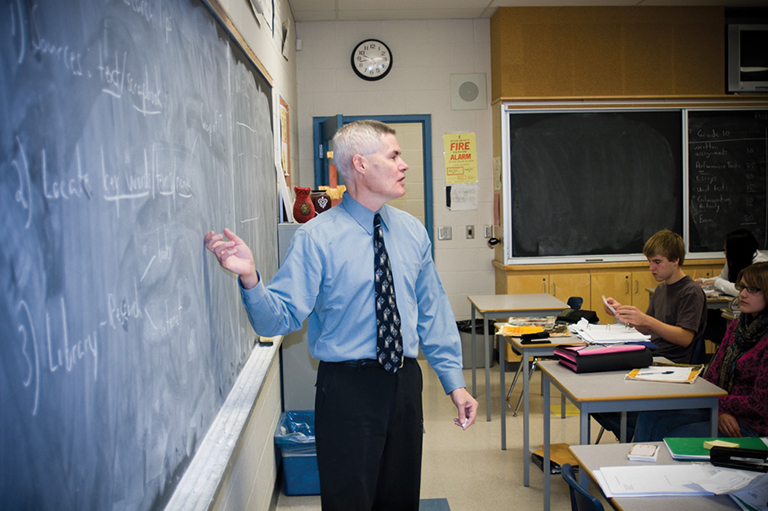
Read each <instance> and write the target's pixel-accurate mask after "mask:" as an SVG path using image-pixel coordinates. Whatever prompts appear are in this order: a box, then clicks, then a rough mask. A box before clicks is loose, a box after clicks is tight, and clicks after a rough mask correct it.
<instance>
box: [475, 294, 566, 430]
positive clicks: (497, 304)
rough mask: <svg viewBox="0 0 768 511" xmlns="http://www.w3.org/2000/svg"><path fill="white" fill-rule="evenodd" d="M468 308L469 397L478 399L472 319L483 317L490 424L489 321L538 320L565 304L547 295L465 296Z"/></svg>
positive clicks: (486, 403) (500, 347) (503, 409)
mask: <svg viewBox="0 0 768 511" xmlns="http://www.w3.org/2000/svg"><path fill="white" fill-rule="evenodd" d="M467 299H468V300H469V303H470V304H471V305H472V306H471V311H470V312H471V322H470V324H471V325H472V397H475V398H476V397H477V377H476V371H475V367H476V364H475V360H476V353H477V350H476V344H477V343H476V334H475V328H474V325H475V316H476V314H478V313H479V314H480V316H482V318H483V340H484V342H485V413H486V420H487V421H488V422H490V421H491V348H490V341H489V337H488V321H486V320H488V319H507V318H509V317H527V318H537V317H542V316H552V315H555V316H557V315H558V314H560V313H561V312H562V311H564V310H565V309H567V308H568V304H567V303H565V302H563V301H562V300H559V299H557V298H555V297H554V296H552V295H550V294H548V293H532V294H516V295H471V296H467ZM503 348H504V347H503V346H499V364H500V365H501V371H502V372H504V349H503ZM501 396H502V397H501V413H502V415H503V414H505V413H506V406H505V405H504V403H505V401H504V391H503V389H502V392H501Z"/></svg>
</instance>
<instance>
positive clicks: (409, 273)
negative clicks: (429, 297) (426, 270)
mask: <svg viewBox="0 0 768 511" xmlns="http://www.w3.org/2000/svg"><path fill="white" fill-rule="evenodd" d="M420 270H421V267H420V266H419V265H418V264H414V263H408V262H403V264H402V269H401V271H402V276H403V277H402V279H401V280H402V285H401V286H400V288H402V289H403V292H401V291H400V289H399V288H398V286H397V283H396V284H395V295H396V296H397V300H398V302H400V301H401V298H400V295H401V294H402V295H404V296H403V298H402V299H404V300H405V301H404V303H405V304H407V305H408V306H409V307H416V305H417V304H418V298H417V296H416V285H417V283H418V279H419V272H420ZM403 312H404V311H400V314H401V315H402V314H403Z"/></svg>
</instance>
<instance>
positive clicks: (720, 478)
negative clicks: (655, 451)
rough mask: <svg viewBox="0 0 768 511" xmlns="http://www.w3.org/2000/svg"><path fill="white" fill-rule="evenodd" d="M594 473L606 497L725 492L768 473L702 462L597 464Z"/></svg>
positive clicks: (761, 482)
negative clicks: (618, 465) (611, 465)
mask: <svg viewBox="0 0 768 511" xmlns="http://www.w3.org/2000/svg"><path fill="white" fill-rule="evenodd" d="M593 474H594V476H595V479H596V480H597V482H598V484H599V485H600V488H601V489H602V490H603V493H604V494H605V496H606V497H608V498H615V497H674V496H683V495H685V496H687V495H725V494H731V493H734V492H743V491H746V490H749V491H752V490H753V489H757V488H762V487H764V486H765V485H766V484H768V474H759V473H757V472H749V471H746V470H734V469H730V468H720V467H715V466H713V465H709V464H703V463H677V464H675V465H644V466H637V465H633V466H624V467H600V469H599V470H595V471H594V472H593Z"/></svg>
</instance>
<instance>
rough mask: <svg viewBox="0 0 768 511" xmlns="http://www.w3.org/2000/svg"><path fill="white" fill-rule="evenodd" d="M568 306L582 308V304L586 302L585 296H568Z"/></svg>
mask: <svg viewBox="0 0 768 511" xmlns="http://www.w3.org/2000/svg"><path fill="white" fill-rule="evenodd" d="M567 303H568V308H569V309H573V310H576V311H577V310H579V309H581V305H582V304H583V303H584V298H582V297H580V296H572V297H570V298H568V302H567Z"/></svg>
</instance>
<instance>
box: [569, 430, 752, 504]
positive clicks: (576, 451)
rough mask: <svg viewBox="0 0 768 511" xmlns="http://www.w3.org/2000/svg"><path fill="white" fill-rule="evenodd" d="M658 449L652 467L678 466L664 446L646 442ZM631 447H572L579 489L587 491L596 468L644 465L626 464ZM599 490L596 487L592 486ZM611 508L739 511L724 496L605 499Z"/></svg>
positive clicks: (729, 499)
mask: <svg viewBox="0 0 768 511" xmlns="http://www.w3.org/2000/svg"><path fill="white" fill-rule="evenodd" d="M648 443H652V444H656V445H660V446H661V448H660V449H659V455H658V459H657V460H656V465H674V464H675V463H678V462H677V461H675V460H674V459H672V456H670V455H669V450H668V449H667V448H666V446H665V445H664V442H648ZM631 447H632V444H603V445H573V446H571V447H570V450H571V452H572V453H573V456H574V457H575V458H576V459H577V460H578V462H579V467H581V468H580V473H581V477H580V478H581V485H582V486H583V487H585V488H586V487H587V485H586V484H585V483H586V482H587V479H586V475H587V474H589V477H591V478H592V480H593V481H594V480H595V477H594V476H593V475H592V472H593V471H594V470H597V469H599V468H600V467H622V466H626V465H648V462H645V461H629V460H628V459H627V453H628V452H629V449H630V448H631ZM595 485H596V486H597V487H598V488H599V487H600V486H599V485H597V483H595ZM609 500H610V503H611V505H612V506H613V507H614V508H616V509H619V510H623V511H645V510H646V509H674V510H675V511H709V510H710V509H711V510H721V509H722V510H727V509H740V508H739V506H738V505H737V504H736V503H735V502H734V501H733V499H731V498H730V497H729V496H728V495H716V496H703V495H699V496H695V497H621V498H611V499H609Z"/></svg>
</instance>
